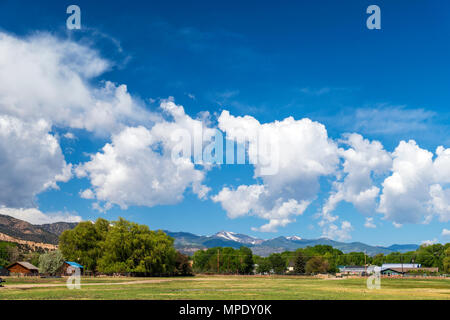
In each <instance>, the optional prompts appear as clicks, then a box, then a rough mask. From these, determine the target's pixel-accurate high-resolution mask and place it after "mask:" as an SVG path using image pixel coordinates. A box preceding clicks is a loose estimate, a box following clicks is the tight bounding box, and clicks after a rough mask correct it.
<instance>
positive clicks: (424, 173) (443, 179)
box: [378, 140, 450, 224]
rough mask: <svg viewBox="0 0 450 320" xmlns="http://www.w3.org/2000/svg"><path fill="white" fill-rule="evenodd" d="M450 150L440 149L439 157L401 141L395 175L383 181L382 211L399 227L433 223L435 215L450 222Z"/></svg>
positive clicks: (410, 143) (380, 207) (395, 159)
mask: <svg viewBox="0 0 450 320" xmlns="http://www.w3.org/2000/svg"><path fill="white" fill-rule="evenodd" d="M449 154H450V150H449V149H444V148H443V147H439V148H437V150H436V155H437V157H436V158H435V159H434V160H433V156H434V155H433V153H432V152H430V151H428V150H425V149H422V148H420V147H419V146H418V145H417V144H416V142H415V141H413V140H410V141H409V142H405V141H401V142H400V144H399V145H398V147H397V148H396V149H395V151H394V152H393V157H394V160H393V165H392V174H391V175H390V176H389V177H387V178H386V179H385V180H384V182H383V184H382V185H383V192H382V194H381V197H380V205H379V208H378V211H379V212H381V213H383V214H384V216H385V218H386V219H388V220H391V221H394V222H395V223H398V224H403V223H419V222H425V223H426V222H429V221H430V220H431V219H432V218H433V216H438V218H439V220H440V221H443V222H446V221H449V220H450V205H449V200H448V199H449V195H450V190H448V189H444V188H443V187H442V185H444V184H447V183H449V182H450V174H449V173H450V171H449V167H450V156H449Z"/></svg>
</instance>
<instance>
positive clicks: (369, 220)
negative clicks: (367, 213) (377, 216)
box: [364, 217, 377, 228]
mask: <svg viewBox="0 0 450 320" xmlns="http://www.w3.org/2000/svg"><path fill="white" fill-rule="evenodd" d="M364 227H366V228H376V227H377V226H376V225H375V223H374V222H373V218H371V217H367V218H366V222H365V223H364Z"/></svg>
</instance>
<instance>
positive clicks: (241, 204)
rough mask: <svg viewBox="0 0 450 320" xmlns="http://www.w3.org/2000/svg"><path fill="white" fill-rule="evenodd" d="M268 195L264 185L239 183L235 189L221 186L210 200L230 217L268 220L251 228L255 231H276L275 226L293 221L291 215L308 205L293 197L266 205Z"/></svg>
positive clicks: (299, 212)
mask: <svg viewBox="0 0 450 320" xmlns="http://www.w3.org/2000/svg"><path fill="white" fill-rule="evenodd" d="M268 196H269V193H268V190H267V189H266V187H265V186H264V185H250V186H246V185H241V186H239V187H238V188H237V189H236V190H232V189H230V188H227V187H225V188H223V189H222V190H221V191H220V192H219V193H218V194H217V195H215V196H213V197H212V200H213V201H214V202H219V203H220V204H221V205H222V208H223V209H224V210H225V211H226V212H227V214H228V217H230V218H232V219H233V218H237V217H242V216H246V215H253V216H257V217H259V218H262V219H265V220H269V222H268V223H267V224H265V225H263V226H261V227H259V228H253V230H255V231H262V232H271V231H276V230H277V227H284V226H286V225H287V224H289V223H291V222H293V221H295V220H294V219H293V217H295V216H297V215H301V214H303V212H304V211H305V210H306V208H307V207H308V205H309V202H308V201H301V202H298V201H297V200H295V199H290V200H287V201H283V199H282V198H279V199H277V200H276V201H275V203H267V206H266V205H265V204H264V201H268V199H269V198H268ZM267 207H269V208H270V209H267Z"/></svg>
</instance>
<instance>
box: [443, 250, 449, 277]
mask: <svg viewBox="0 0 450 320" xmlns="http://www.w3.org/2000/svg"><path fill="white" fill-rule="evenodd" d="M442 266H443V268H442V269H443V270H442V271H443V272H445V273H450V246H448V247H447V249H445V257H444V259H443V261H442Z"/></svg>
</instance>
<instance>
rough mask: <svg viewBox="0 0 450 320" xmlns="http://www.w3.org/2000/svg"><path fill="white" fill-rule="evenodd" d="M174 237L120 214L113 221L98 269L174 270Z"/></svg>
mask: <svg viewBox="0 0 450 320" xmlns="http://www.w3.org/2000/svg"><path fill="white" fill-rule="evenodd" d="M173 241H174V240H173V238H171V237H169V236H167V235H166V234H165V233H164V232H162V231H156V232H155V231H151V230H150V229H149V228H148V226H146V225H139V224H137V223H133V222H129V221H127V220H125V219H123V218H120V219H119V221H115V222H113V223H112V226H111V227H110V229H109V231H108V233H107V235H106V239H105V241H104V245H103V255H102V257H101V258H100V259H99V261H98V269H99V271H101V272H104V273H128V272H132V273H139V274H145V275H163V274H164V275H170V274H173V273H174V272H175V258H176V251H175V248H174V247H173Z"/></svg>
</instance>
